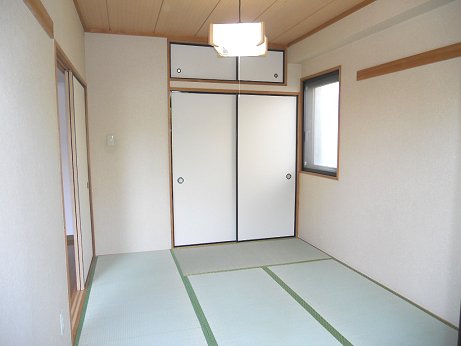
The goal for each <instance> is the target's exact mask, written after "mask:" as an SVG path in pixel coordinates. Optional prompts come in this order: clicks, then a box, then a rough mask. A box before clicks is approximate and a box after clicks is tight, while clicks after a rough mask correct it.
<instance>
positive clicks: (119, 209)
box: [85, 34, 171, 255]
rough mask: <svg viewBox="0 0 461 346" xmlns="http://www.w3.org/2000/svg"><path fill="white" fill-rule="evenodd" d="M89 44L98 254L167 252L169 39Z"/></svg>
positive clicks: (95, 39)
mask: <svg viewBox="0 0 461 346" xmlns="http://www.w3.org/2000/svg"><path fill="white" fill-rule="evenodd" d="M85 44H86V67H87V76H88V107H89V134H90V163H91V173H92V177H91V178H92V184H93V186H92V191H93V209H94V227H95V235H96V253H97V254H98V255H103V254H110V253H124V252H137V251H150V250H159V249H169V248H170V246H171V227H170V195H169V161H168V97H167V42H166V39H162V38H153V37H135V36H122V35H106V34H85ZM109 134H113V135H115V138H116V141H117V143H116V145H115V146H113V147H110V146H107V145H106V136H107V135H109Z"/></svg>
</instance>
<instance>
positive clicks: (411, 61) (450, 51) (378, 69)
mask: <svg viewBox="0 0 461 346" xmlns="http://www.w3.org/2000/svg"><path fill="white" fill-rule="evenodd" d="M460 56H461V42H460V43H455V44H452V45H449V46H445V47H441V48H437V49H433V50H429V51H427V52H423V53H419V54H416V55H411V56H407V57H405V58H402V59H398V60H393V61H390V62H387V63H385V64H381V65H377V66H373V67H369V68H366V69H363V70H360V71H357V80H358V81H359V80H364V79H368V78H373V77H377V76H382V75H385V74H389V73H394V72H398V71H403V70H407V69H410V68H413V67H418V66H421V65H427V64H432V63H435V62H439V61H443V60H448V59H453V58H457V57H460Z"/></svg>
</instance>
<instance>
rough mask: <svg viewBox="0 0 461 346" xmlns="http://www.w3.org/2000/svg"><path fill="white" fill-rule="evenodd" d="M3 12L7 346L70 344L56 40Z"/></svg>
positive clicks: (19, 12) (2, 325)
mask: <svg viewBox="0 0 461 346" xmlns="http://www.w3.org/2000/svg"><path fill="white" fill-rule="evenodd" d="M0 7H1V11H0V52H1V54H0V75H1V78H0V122H1V126H0V181H1V185H0V260H1V266H0V291H1V294H0V311H1V312H0V344H1V345H69V344H70V324H69V307H68V299H67V294H68V293H67V273H66V264H65V260H66V256H65V236H64V221H63V211H62V201H61V198H62V197H61V176H60V167H59V135H58V116H57V102H56V80H55V59H54V45H53V40H51V39H50V38H49V37H48V36H47V34H46V33H45V32H44V30H43V29H42V27H41V26H40V25H39V24H38V22H37V21H36V19H35V17H34V16H33V15H32V13H31V12H30V11H29V9H28V8H27V6H26V5H25V4H24V3H23V2H22V1H0ZM60 313H62V314H63V318H64V327H65V329H64V335H63V336H61V334H60V322H59V321H60V319H59V315H60Z"/></svg>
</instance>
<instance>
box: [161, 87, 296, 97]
mask: <svg viewBox="0 0 461 346" xmlns="http://www.w3.org/2000/svg"><path fill="white" fill-rule="evenodd" d="M170 91H184V92H201V93H218V94H241V95H248V94H250V95H282V96H300V95H301V94H300V93H299V92H295V91H268V90H238V89H214V88H184V87H173V86H170Z"/></svg>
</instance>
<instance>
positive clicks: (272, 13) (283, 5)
mask: <svg viewBox="0 0 461 346" xmlns="http://www.w3.org/2000/svg"><path fill="white" fill-rule="evenodd" d="M324 4H325V0H310V1H306V0H290V1H278V2H276V3H275V4H274V6H271V8H270V9H269V10H268V11H266V12H265V13H264V14H263V15H261V16H260V17H259V18H257V21H263V22H264V23H265V26H266V36H267V38H268V40H269V41H271V40H272V39H273V38H275V37H277V36H279V35H280V34H281V33H283V32H285V31H286V30H287V29H288V28H290V27H291V26H292V25H293V23H298V22H300V21H302V20H303V19H305V18H306V17H308V16H310V15H312V14H313V13H315V12H316V11H317V10H318V9H320V8H321V7H323V6H324Z"/></svg>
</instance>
